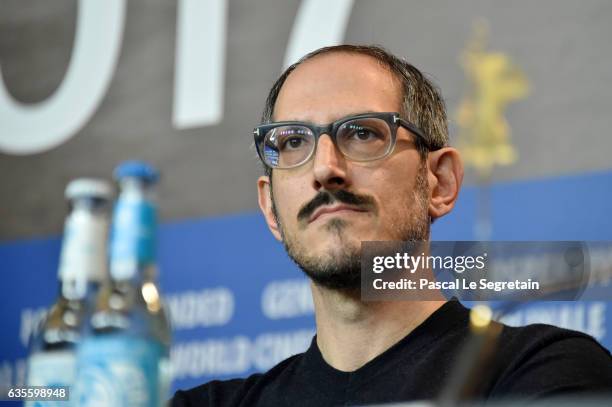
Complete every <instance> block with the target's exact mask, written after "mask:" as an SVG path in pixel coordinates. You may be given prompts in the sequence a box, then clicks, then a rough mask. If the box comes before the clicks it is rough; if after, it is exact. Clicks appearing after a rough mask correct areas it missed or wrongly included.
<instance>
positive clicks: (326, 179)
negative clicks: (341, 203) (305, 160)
mask: <svg viewBox="0 0 612 407" xmlns="http://www.w3.org/2000/svg"><path fill="white" fill-rule="evenodd" d="M313 172H314V180H313V183H314V185H313V186H314V188H315V189H316V190H320V189H327V190H335V189H342V188H346V187H348V185H349V180H348V176H347V169H346V159H345V157H344V155H343V154H342V153H341V152H340V151H338V149H337V148H336V146H335V145H334V142H333V141H332V139H331V137H330V136H329V135H327V134H322V135H321V137H320V138H319V141H318V144H317V150H316V152H315V157H314V163H313Z"/></svg>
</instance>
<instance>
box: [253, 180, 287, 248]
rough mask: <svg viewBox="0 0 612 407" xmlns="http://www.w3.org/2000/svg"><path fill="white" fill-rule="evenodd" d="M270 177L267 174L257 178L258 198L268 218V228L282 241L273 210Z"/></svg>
mask: <svg viewBox="0 0 612 407" xmlns="http://www.w3.org/2000/svg"><path fill="white" fill-rule="evenodd" d="M270 188H271V185H270V178H268V177H267V176H265V175H262V176H261V177H259V179H258V180H257V200H258V202H259V208H260V209H261V212H262V213H263V215H264V218H266V223H267V224H268V228H269V229H270V232H272V234H273V235H274V237H275V238H276V240H278V241H282V240H283V239H282V237H281V233H280V230H279V227H278V223H277V222H276V218H275V217H274V212H273V211H272V195H271V194H270Z"/></svg>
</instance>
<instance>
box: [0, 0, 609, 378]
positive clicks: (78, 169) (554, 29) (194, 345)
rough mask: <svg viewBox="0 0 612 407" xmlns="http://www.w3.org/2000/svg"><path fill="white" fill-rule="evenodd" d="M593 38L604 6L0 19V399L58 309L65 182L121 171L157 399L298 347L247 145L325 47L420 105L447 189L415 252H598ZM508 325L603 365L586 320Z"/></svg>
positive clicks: (73, 12) (4, 4) (293, 276)
mask: <svg viewBox="0 0 612 407" xmlns="http://www.w3.org/2000/svg"><path fill="white" fill-rule="evenodd" d="M611 19H612V3H611V2H609V1H607V0H599V1H597V0H585V1H581V2H577V1H573V0H540V1H538V2H528V1H513V2H507V1H502V0H496V1H490V0H464V1H461V2H456V1H451V0H445V1H443V0H431V1H428V2H423V1H417V0H414V1H407V0H380V1H366V0H355V1H350V0H336V1H334V2H328V1H324V0H302V1H298V0H284V1H275V0H258V1H248V0H202V1H200V0H178V1H170V0H108V1H95V0H91V1H88V0H81V1H77V0H54V1H53V2H48V1H45V0H28V1H25V2H24V1H22V0H0V74H1V81H0V197H1V198H0V276H1V277H2V283H1V284H0V298H1V301H2V306H1V307H0V318H1V319H0V322H1V324H2V335H1V337H0V381H1V382H2V383H13V384H20V383H23V378H24V370H25V357H26V353H27V348H26V346H27V340H28V338H29V336H30V334H31V333H32V332H33V330H34V329H35V327H36V324H37V322H38V321H39V319H40V318H41V316H42V315H43V313H44V310H45V309H46V307H47V306H48V305H49V304H50V303H51V302H52V301H53V299H54V298H55V296H56V294H57V275H56V271H57V265H58V257H59V250H60V244H61V233H62V227H63V221H64V217H65V215H66V212H67V206H66V203H65V200H64V197H63V193H64V188H65V185H66V183H67V182H68V181H69V180H70V179H72V178H75V177H81V176H96V177H104V178H110V175H111V172H112V169H113V168H114V167H115V166H116V164H117V163H119V162H121V161H123V160H125V159H131V158H137V159H142V160H147V161H149V162H151V163H152V164H154V165H155V166H157V167H158V168H159V169H160V171H161V173H162V181H161V184H160V188H159V207H160V215H161V223H162V225H161V228H160V233H159V254H158V259H159V265H160V281H161V287H162V289H163V292H164V294H165V298H166V301H167V303H168V305H169V308H170V313H171V318H172V322H173V327H174V342H173V348H172V363H173V367H174V371H175V381H174V383H173V388H174V389H177V388H187V387H191V386H194V385H196V384H199V383H202V382H204V381H208V380H211V379H213V378H227V377H236V376H245V375H247V374H249V373H252V372H254V371H262V370H267V369H268V368H269V367H271V366H273V365H274V364H275V363H277V362H278V361H279V360H281V359H283V358H285V357H287V356H289V355H291V354H294V353H297V352H301V351H303V350H304V349H306V347H307V346H308V344H309V343H310V340H311V338H312V334H313V333H314V319H313V311H312V301H311V298H310V291H309V287H308V283H307V281H306V280H305V279H304V278H303V277H302V275H301V273H300V272H299V270H297V268H296V267H295V266H294V265H293V264H292V263H291V262H290V260H289V259H288V258H287V257H286V255H285V253H284V251H283V249H282V246H281V245H280V244H278V243H277V242H276V241H275V240H274V239H273V238H272V236H271V235H270V234H269V232H268V231H267V228H266V227H265V224H264V222H263V219H262V217H261V216H260V215H259V214H258V212H257V203H256V184H255V182H256V178H257V176H258V175H259V173H260V172H261V167H260V164H259V163H258V160H257V157H256V153H255V151H254V149H253V147H252V136H251V132H252V128H253V127H254V126H255V125H256V124H258V122H259V116H260V114H261V112H262V110H263V103H264V100H265V97H266V96H267V92H268V90H269V88H270V87H271V85H272V84H273V83H274V81H275V79H276V78H277V77H278V75H279V74H280V73H281V72H282V70H283V68H284V67H286V66H287V65H288V64H290V63H292V62H294V61H295V60H297V59H298V58H299V57H300V56H302V55H304V54H305V53H307V52H309V51H311V50H313V49H316V48H319V47H321V46H325V45H332V44H338V43H344V42H346V43H360V44H380V45H382V46H384V47H386V48H387V49H388V50H390V51H391V52H393V53H395V54H396V55H399V56H401V57H404V58H406V59H407V60H408V61H409V62H411V63H412V64H414V65H415V66H417V67H418V68H419V69H420V70H422V71H423V72H425V73H426V74H427V75H428V76H429V77H430V78H431V79H432V80H433V81H434V82H435V83H436V84H437V85H438V86H439V87H440V88H441V90H442V94H443V95H444V98H445V100H446V103H447V108H448V111H449V121H450V123H449V125H450V130H451V144H452V145H455V146H459V147H460V148H461V149H462V150H463V152H464V157H465V160H466V165H467V166H468V170H467V173H466V179H465V183H464V188H463V190H462V193H461V195H460V199H459V203H458V206H457V208H456V210H455V211H454V212H453V213H452V214H451V215H449V216H447V217H446V218H444V219H441V220H440V221H439V222H436V223H435V224H434V227H433V239H437V240H474V239H483V240H484V239H494V240H612V218H611V216H610V209H611V207H612V204H611V202H612V160H611V159H610V152H611V151H612V138H611V137H610V128H611V127H612V126H611V124H612V123H611V117H612V115H611V113H612V99H611V98H610V90H611V87H610V83H612V48H611V47H610V44H609V42H610V38H612V25H611V24H610V21H611ZM482 106H486V107H487V108H485V109H482ZM507 322H509V323H512V324H527V323H532V322H546V323H552V324H555V325H560V326H566V327H569V328H572V329H577V330H581V331H584V332H587V333H589V334H590V335H593V336H594V337H596V338H597V339H598V340H600V341H601V342H602V343H603V344H604V345H605V346H607V347H608V348H611V347H612V308H610V304H609V303H607V302H571V303H538V304H532V305H530V306H528V307H523V308H521V309H518V310H516V311H514V312H513V313H512V314H511V315H509V316H508V317H507ZM0 387H1V386H0Z"/></svg>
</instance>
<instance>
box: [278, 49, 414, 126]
mask: <svg viewBox="0 0 612 407" xmlns="http://www.w3.org/2000/svg"><path fill="white" fill-rule="evenodd" d="M338 54H345V55H347V56H353V57H357V58H359V57H365V58H367V59H369V60H371V61H373V62H374V63H375V64H376V66H378V67H379V68H382V69H383V70H384V71H385V72H387V73H388V74H389V75H390V78H391V80H392V82H393V85H394V86H395V92H396V95H397V96H398V97H399V99H398V100H397V103H398V108H399V109H400V110H399V111H402V110H403V82H402V78H401V77H400V76H399V74H398V73H397V72H395V71H393V69H392V68H391V66H389V64H387V63H386V62H385V61H383V60H381V59H380V58H377V57H375V56H374V55H371V54H368V53H366V52H361V51H359V50H355V49H329V50H326V51H325V52H322V53H320V54H316V55H312V56H310V57H308V58H307V59H303V60H300V61H299V63H298V64H297V65H296V66H295V67H294V69H292V70H291V72H289V74H288V75H287V77H286V78H285V80H284V81H283V83H282V86H281V87H280V89H279V91H278V95H277V97H276V99H275V100H274V106H273V107H272V112H271V115H270V118H271V120H272V121H274V120H275V112H276V105H277V103H278V100H279V98H280V95H281V93H282V92H283V89H284V88H285V85H286V84H287V81H288V80H289V78H290V77H291V76H292V75H293V74H294V73H295V72H296V71H297V70H299V69H300V68H301V67H302V66H308V65H310V64H311V63H314V62H316V60H318V59H321V58H324V57H330V56H333V55H338Z"/></svg>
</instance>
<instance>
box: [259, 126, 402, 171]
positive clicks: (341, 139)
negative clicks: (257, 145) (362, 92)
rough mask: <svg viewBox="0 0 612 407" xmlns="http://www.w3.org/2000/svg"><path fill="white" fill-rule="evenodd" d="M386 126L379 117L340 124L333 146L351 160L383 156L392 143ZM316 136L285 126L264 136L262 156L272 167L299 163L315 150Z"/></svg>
mask: <svg viewBox="0 0 612 407" xmlns="http://www.w3.org/2000/svg"><path fill="white" fill-rule="evenodd" d="M391 139H392V137H391V128H390V127H389V124H388V123H387V122H386V121H385V120H383V119H379V118H360V119H355V120H349V121H347V122H345V123H343V124H342V125H341V126H340V127H338V129H337V130H336V146H337V147H338V149H339V150H340V151H341V152H342V154H344V155H345V156H346V157H348V158H349V159H351V160H355V161H370V160H376V159H378V158H381V157H383V156H385V155H386V154H387V153H388V152H389V148H390V146H391V142H392V140H391ZM315 145H316V137H315V134H314V133H313V131H312V130H311V129H309V128H308V127H306V126H302V125H285V126H279V127H275V128H273V129H271V130H270V131H268V132H267V133H266V134H265V137H264V141H263V156H264V159H265V160H266V162H267V164H268V165H270V166H272V167H275V168H290V167H296V166H298V165H300V164H303V163H304V162H306V161H307V160H308V159H310V156H311V155H312V153H313V151H314V150H315Z"/></svg>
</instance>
